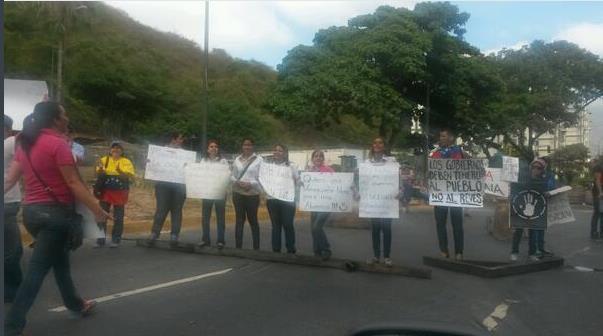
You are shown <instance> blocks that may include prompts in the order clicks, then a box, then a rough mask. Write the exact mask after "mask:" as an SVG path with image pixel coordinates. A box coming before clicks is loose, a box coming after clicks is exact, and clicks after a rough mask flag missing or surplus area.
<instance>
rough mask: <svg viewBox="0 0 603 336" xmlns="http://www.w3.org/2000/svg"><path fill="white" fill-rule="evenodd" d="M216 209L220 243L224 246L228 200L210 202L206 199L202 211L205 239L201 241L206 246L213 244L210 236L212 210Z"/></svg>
mask: <svg viewBox="0 0 603 336" xmlns="http://www.w3.org/2000/svg"><path fill="white" fill-rule="evenodd" d="M214 206H215V208H216V224H217V228H218V230H217V231H218V232H217V233H218V243H222V244H224V228H225V220H224V214H225V212H226V210H225V206H226V200H210V199H204V200H203V206H202V209H201V225H202V226H203V238H201V240H202V241H203V242H204V243H206V244H211V239H210V235H209V222H210V221H211V209H212V208H213V207H214Z"/></svg>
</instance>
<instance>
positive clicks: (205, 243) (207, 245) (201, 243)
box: [197, 241, 210, 248]
mask: <svg viewBox="0 0 603 336" xmlns="http://www.w3.org/2000/svg"><path fill="white" fill-rule="evenodd" d="M209 246H210V245H209V243H208V242H204V241H201V242H199V244H197V247H198V248H204V247H209Z"/></svg>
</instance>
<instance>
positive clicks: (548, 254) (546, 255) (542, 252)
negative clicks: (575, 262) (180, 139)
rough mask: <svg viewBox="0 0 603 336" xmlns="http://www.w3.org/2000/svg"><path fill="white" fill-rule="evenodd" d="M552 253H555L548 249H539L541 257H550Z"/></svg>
mask: <svg viewBox="0 0 603 336" xmlns="http://www.w3.org/2000/svg"><path fill="white" fill-rule="evenodd" d="M554 255H555V254H554V253H553V252H551V251H548V250H542V251H540V256H541V257H552V256H554Z"/></svg>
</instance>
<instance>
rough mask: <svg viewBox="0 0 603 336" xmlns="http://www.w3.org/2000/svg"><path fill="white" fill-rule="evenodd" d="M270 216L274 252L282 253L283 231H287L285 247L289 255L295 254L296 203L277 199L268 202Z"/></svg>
mask: <svg viewBox="0 0 603 336" xmlns="http://www.w3.org/2000/svg"><path fill="white" fill-rule="evenodd" d="M266 207H267V208H268V215H270V221H271V222H272V251H273V252H280V251H281V245H282V244H281V237H282V231H285V247H286V248H287V252H288V253H295V252H296V250H295V229H294V228H293V221H294V219H295V203H293V202H285V201H281V200H277V199H269V200H267V201H266Z"/></svg>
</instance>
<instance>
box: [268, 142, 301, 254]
mask: <svg viewBox="0 0 603 336" xmlns="http://www.w3.org/2000/svg"><path fill="white" fill-rule="evenodd" d="M262 164H263V165H264V164H268V165H270V164H272V165H277V166H281V167H286V168H285V169H284V170H285V171H287V170H290V171H289V172H287V173H288V178H290V179H291V180H292V182H293V184H294V185H295V184H297V183H298V182H299V172H298V169H297V166H295V164H294V163H292V162H290V161H289V151H288V149H287V147H286V146H285V145H282V144H277V145H275V146H274V152H273V153H272V159H271V160H269V161H264V163H262ZM264 189H265V188H264ZM276 196H277V195H271V194H270V193H269V192H266V198H267V200H266V207H267V208H268V215H270V221H271V222H272V252H279V253H280V252H281V237H282V232H283V231H284V232H285V247H286V248H287V253H290V254H295V252H296V249H295V229H294V228H293V221H294V218H295V201H289V200H283V199H278V198H277V197H276Z"/></svg>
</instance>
